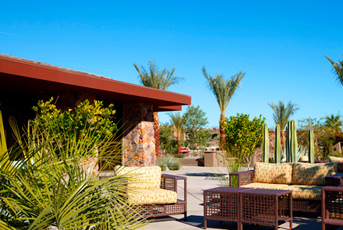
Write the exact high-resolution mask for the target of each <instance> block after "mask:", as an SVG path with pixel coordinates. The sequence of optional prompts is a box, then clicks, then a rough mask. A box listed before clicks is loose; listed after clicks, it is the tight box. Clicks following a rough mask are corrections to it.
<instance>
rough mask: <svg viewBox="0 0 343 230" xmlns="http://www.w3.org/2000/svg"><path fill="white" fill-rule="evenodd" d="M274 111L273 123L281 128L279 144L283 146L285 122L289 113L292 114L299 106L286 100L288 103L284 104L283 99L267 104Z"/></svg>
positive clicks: (284, 141)
mask: <svg viewBox="0 0 343 230" xmlns="http://www.w3.org/2000/svg"><path fill="white" fill-rule="evenodd" d="M268 105H269V106H270V107H271V108H272V109H273V111H274V114H273V118H274V122H275V124H278V125H280V129H281V145H282V147H284V146H285V143H286V132H285V128H286V125H287V122H288V120H289V118H290V116H291V115H293V114H294V113H295V112H296V111H297V110H298V109H299V108H298V106H297V105H296V104H294V103H292V102H288V105H285V103H284V102H283V101H279V104H274V103H269V104H268Z"/></svg>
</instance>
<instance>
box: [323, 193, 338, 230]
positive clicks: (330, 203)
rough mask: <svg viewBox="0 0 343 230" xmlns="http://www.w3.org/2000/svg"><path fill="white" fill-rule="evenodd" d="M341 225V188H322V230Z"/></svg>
mask: <svg viewBox="0 0 343 230" xmlns="http://www.w3.org/2000/svg"><path fill="white" fill-rule="evenodd" d="M326 225H343V187H323V188H322V229H323V230H325V228H326Z"/></svg>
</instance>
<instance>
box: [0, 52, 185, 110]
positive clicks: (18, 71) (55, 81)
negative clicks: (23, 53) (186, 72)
mask: <svg viewBox="0 0 343 230" xmlns="http://www.w3.org/2000/svg"><path fill="white" fill-rule="evenodd" d="M0 90H1V91H4V92H6V91H7V92H13V91H26V92H33V91H44V92H50V91H51V92H63V91H66V92H82V93H92V94H95V95H97V98H106V99H110V100H113V101H119V102H138V101H142V102H149V103H152V104H153V105H154V108H155V110H156V111H173V110H181V106H182V105H190V104H191V97H190V96H188V95H184V94H178V93H173V92H169V91H164V90H158V89H154V88H150V87H145V86H140V85H135V84H130V83H126V82H122V81H116V80H113V79H111V78H107V77H103V76H99V75H95V74H90V73H86V72H81V71H76V70H71V69H67V68H63V67H58V66H53V65H49V64H46V63H41V62H37V61H32V60H28V59H23V58H18V57H13V56H9V55H5V54H0Z"/></svg>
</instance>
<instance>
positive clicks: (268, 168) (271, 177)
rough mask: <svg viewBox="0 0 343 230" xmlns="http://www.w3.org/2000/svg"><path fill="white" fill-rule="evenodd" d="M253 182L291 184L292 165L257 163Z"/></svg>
mask: <svg viewBox="0 0 343 230" xmlns="http://www.w3.org/2000/svg"><path fill="white" fill-rule="evenodd" d="M253 182H262V183H271V184H291V183H292V164H290V163H284V164H270V163H263V162H257V163H256V164H255V171H254V178H253Z"/></svg>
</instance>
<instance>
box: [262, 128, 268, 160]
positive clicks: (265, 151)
mask: <svg viewBox="0 0 343 230" xmlns="http://www.w3.org/2000/svg"><path fill="white" fill-rule="evenodd" d="M262 161H263V162H265V163H268V162H269V134H268V125H267V124H264V130H263V148H262Z"/></svg>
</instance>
